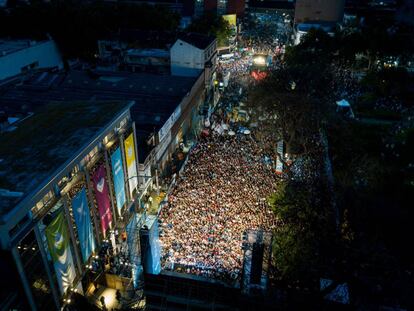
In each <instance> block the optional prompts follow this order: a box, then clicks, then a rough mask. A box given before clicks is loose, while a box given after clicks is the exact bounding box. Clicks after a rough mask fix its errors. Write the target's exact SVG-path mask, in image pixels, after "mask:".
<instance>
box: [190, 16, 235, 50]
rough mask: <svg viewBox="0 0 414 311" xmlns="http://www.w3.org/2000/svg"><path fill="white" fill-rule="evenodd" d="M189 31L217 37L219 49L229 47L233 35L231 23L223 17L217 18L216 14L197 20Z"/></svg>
mask: <svg viewBox="0 0 414 311" xmlns="http://www.w3.org/2000/svg"><path fill="white" fill-rule="evenodd" d="M187 30H188V31H191V32H198V33H202V34H206V35H209V36H214V37H216V38H217V45H218V46H219V47H222V46H227V45H228V40H229V37H230V35H231V27H230V25H229V23H228V22H227V21H226V20H224V19H223V17H221V16H217V15H216V14H214V13H206V14H204V15H203V16H201V17H200V18H198V19H195V20H194V21H193V22H192V23H191V25H190V26H189V27H188V29H187Z"/></svg>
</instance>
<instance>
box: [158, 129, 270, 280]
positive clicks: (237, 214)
mask: <svg viewBox="0 0 414 311" xmlns="http://www.w3.org/2000/svg"><path fill="white" fill-rule="evenodd" d="M262 159H263V157H262V153H261V149H260V148H259V146H258V144H257V143H255V141H254V140H253V139H252V138H251V137H250V136H249V135H243V134H240V135H238V136H227V135H218V134H214V133H212V134H211V136H210V137H209V138H206V139H205V141H203V142H200V143H199V144H198V145H197V147H196V148H195V149H194V150H193V151H192V153H191V155H190V157H189V161H188V163H187V166H186V169H185V171H184V173H183V175H182V176H181V177H180V178H179V180H178V182H177V186H176V187H175V188H174V189H173V191H172V192H171V194H170V196H169V199H168V204H167V205H166V206H165V207H164V208H163V210H162V212H161V215H160V220H161V234H160V241H161V245H162V249H163V264H164V268H166V269H171V270H176V269H177V268H181V269H182V268H183V267H185V268H184V269H185V272H189V273H194V274H198V275H203V276H208V277H215V278H222V279H223V278H224V279H226V280H228V279H237V278H238V277H239V274H240V272H241V270H242V262H243V251H242V235H243V233H244V232H245V231H246V230H247V229H263V230H272V229H273V228H274V227H275V225H276V220H275V218H274V215H273V212H272V211H271V210H270V208H269V206H268V204H267V201H266V198H267V197H268V196H269V195H270V194H271V193H272V191H273V190H274V188H275V180H276V177H275V174H274V172H273V171H272V170H270V169H269V168H268V167H267V166H266V165H265V164H264V163H263V160H262Z"/></svg>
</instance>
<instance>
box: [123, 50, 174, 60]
mask: <svg viewBox="0 0 414 311" xmlns="http://www.w3.org/2000/svg"><path fill="white" fill-rule="evenodd" d="M127 55H133V56H141V57H162V58H169V57H170V52H169V51H167V50H163V49H129V50H127Z"/></svg>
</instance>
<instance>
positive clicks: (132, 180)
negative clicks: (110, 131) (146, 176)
mask: <svg viewBox="0 0 414 311" xmlns="http://www.w3.org/2000/svg"><path fill="white" fill-rule="evenodd" d="M124 143H125V156H126V163H127V171H128V181H129V191H130V192H131V197H133V192H134V189H135V188H136V187H137V186H138V177H136V176H137V175H138V174H137V165H136V162H135V161H136V160H135V144H134V133H131V134H130V135H129V136H128V138H127V139H125V142H124Z"/></svg>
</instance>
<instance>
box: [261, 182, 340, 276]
mask: <svg viewBox="0 0 414 311" xmlns="http://www.w3.org/2000/svg"><path fill="white" fill-rule="evenodd" d="M315 191H318V190H316V189H311V188H310V187H309V186H308V185H305V184H303V183H298V182H293V181H285V182H283V183H281V184H280V186H279V187H278V190H277V191H276V192H275V193H274V194H273V195H272V196H271V197H270V198H269V200H268V201H269V203H270V205H271V206H272V209H273V211H274V212H275V215H276V217H277V219H278V221H279V222H280V226H278V228H277V229H276V232H275V234H274V240H273V241H274V243H273V255H274V257H273V259H274V264H275V266H276V269H277V271H278V273H279V276H280V278H281V279H282V280H284V281H286V282H288V283H295V282H297V281H300V282H309V281H311V280H312V279H314V278H315V277H317V276H318V273H319V272H318V270H319V268H320V265H321V264H323V261H324V260H323V259H322V254H325V253H327V248H328V247H327V245H330V247H331V250H332V247H333V243H332V237H333V235H332V225H330V224H329V223H330V219H329V217H328V215H329V213H327V212H326V210H325V208H324V204H323V202H321V199H320V198H317V197H316V196H315ZM319 194H321V193H319ZM328 257H330V256H325V258H328Z"/></svg>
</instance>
